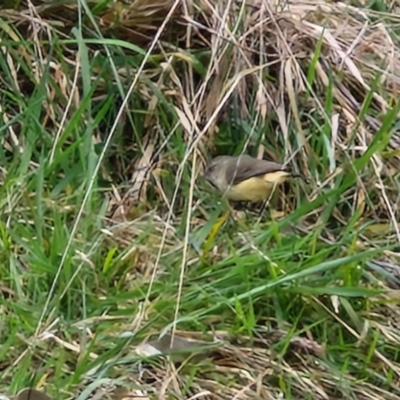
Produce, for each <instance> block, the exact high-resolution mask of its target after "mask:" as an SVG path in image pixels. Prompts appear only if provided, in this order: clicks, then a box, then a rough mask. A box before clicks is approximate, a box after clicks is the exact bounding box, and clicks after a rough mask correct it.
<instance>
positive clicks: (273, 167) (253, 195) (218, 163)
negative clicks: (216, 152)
mask: <svg viewBox="0 0 400 400" xmlns="http://www.w3.org/2000/svg"><path fill="white" fill-rule="evenodd" d="M204 177H205V178H206V179H207V181H208V182H210V183H211V184H212V185H213V186H214V187H215V188H216V189H218V190H219V191H220V192H222V194H224V195H225V196H226V198H227V199H228V200H232V201H250V202H258V201H262V200H266V199H268V198H269V196H270V194H271V191H272V190H273V188H274V187H275V186H277V185H279V184H281V183H283V182H285V181H286V180H288V179H289V178H296V177H301V175H299V174H294V173H292V172H291V171H289V170H288V169H287V168H286V167H284V166H283V165H282V164H278V163H276V162H272V161H267V160H259V159H258V158H254V157H251V156H249V155H248V154H243V155H241V156H235V157H233V156H218V157H215V158H213V159H212V160H211V162H210V164H209V165H208V166H207V169H206V171H205V174H204Z"/></svg>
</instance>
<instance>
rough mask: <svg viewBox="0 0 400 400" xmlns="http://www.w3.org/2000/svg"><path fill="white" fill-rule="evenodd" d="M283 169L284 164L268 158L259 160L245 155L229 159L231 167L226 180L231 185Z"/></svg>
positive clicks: (227, 171)
mask: <svg viewBox="0 0 400 400" xmlns="http://www.w3.org/2000/svg"><path fill="white" fill-rule="evenodd" d="M282 170H283V166H282V164H278V163H276V162H273V161H267V160H257V159H255V158H253V157H250V156H248V155H243V156H240V157H237V158H235V159H232V160H230V161H229V168H227V169H226V180H227V182H228V184H230V185H231V184H237V183H240V182H243V181H245V180H246V179H250V178H252V177H254V176H259V175H264V174H267V173H268V172H276V171H282Z"/></svg>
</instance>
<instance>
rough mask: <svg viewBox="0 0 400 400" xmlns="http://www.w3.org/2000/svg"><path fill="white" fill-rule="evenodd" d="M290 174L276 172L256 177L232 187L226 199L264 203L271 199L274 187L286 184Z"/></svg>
mask: <svg viewBox="0 0 400 400" xmlns="http://www.w3.org/2000/svg"><path fill="white" fill-rule="evenodd" d="M289 176H290V173H288V172H285V171H276V172H271V173H268V174H265V175H264V176H256V177H253V178H250V179H247V180H245V181H242V182H240V183H238V184H236V185H232V186H231V187H230V188H229V189H228V191H227V193H226V197H227V198H228V199H229V200H233V201H252V202H257V201H262V200H266V199H268V198H269V196H270V194H271V191H272V189H273V188H274V186H276V185H279V184H281V183H283V182H285V181H286V180H287V179H288V177H289Z"/></svg>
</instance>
